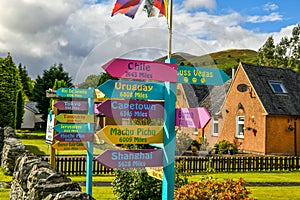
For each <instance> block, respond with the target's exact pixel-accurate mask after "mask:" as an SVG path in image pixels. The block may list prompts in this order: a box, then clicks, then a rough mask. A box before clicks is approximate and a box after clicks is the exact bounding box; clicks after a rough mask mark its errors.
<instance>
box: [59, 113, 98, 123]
mask: <svg viewBox="0 0 300 200" xmlns="http://www.w3.org/2000/svg"><path fill="white" fill-rule="evenodd" d="M55 119H56V120H57V121H59V122H62V123H94V115H87V114H63V113H61V114H59V115H57V116H56V117H55Z"/></svg>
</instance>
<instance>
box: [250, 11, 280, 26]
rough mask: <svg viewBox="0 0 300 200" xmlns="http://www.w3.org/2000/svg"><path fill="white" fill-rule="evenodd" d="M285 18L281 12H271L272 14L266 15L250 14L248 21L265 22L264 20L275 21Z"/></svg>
mask: <svg viewBox="0 0 300 200" xmlns="http://www.w3.org/2000/svg"><path fill="white" fill-rule="evenodd" d="M281 20H283V18H282V15H280V14H279V13H275V12H273V13H271V14H270V15H264V16H250V17H248V19H247V21H248V22H251V23H264V22H274V21H281Z"/></svg>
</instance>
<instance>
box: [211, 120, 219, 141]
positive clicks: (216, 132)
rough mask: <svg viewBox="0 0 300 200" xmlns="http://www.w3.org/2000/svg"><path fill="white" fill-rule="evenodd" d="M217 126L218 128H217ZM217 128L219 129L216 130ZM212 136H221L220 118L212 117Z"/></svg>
mask: <svg viewBox="0 0 300 200" xmlns="http://www.w3.org/2000/svg"><path fill="white" fill-rule="evenodd" d="M215 126H217V128H215ZM216 129H217V131H215V130H216ZM211 132H212V134H211V135H212V136H215V137H218V136H219V118H218V117H212V131H211Z"/></svg>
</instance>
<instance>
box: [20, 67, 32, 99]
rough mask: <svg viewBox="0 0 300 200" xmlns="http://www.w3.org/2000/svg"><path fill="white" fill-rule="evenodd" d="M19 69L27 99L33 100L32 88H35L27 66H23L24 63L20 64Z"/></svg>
mask: <svg viewBox="0 0 300 200" xmlns="http://www.w3.org/2000/svg"><path fill="white" fill-rule="evenodd" d="M18 69H19V74H20V78H21V83H22V86H23V91H24V93H25V95H26V97H25V99H26V100H27V101H30V100H32V90H33V85H32V81H31V78H30V77H29V76H28V73H27V70H26V66H24V67H23V66H22V64H19V66H18Z"/></svg>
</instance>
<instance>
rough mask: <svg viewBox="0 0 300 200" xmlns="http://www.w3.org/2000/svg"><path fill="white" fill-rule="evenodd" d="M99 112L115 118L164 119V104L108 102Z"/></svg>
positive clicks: (99, 106)
mask: <svg viewBox="0 0 300 200" xmlns="http://www.w3.org/2000/svg"><path fill="white" fill-rule="evenodd" d="M97 109H98V110H99V111H98V112H101V113H104V114H105V115H106V116H107V117H113V118H163V117H164V103H163V102H150V101H137V100H106V101H105V102H103V103H102V104H99V105H98V107H97Z"/></svg>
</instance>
